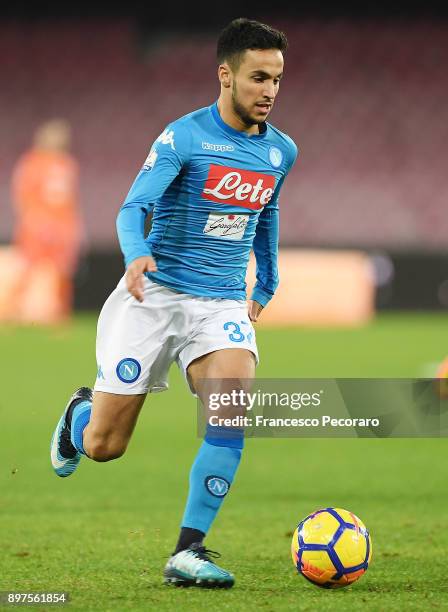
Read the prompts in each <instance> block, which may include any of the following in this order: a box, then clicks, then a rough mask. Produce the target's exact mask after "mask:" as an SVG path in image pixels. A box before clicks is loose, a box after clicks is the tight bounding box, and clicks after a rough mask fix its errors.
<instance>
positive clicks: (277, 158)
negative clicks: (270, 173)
mask: <svg viewBox="0 0 448 612" xmlns="http://www.w3.org/2000/svg"><path fill="white" fill-rule="evenodd" d="M269 161H270V162H271V164H272V166H274V168H279V167H280V166H281V164H282V161H283V153H282V152H281V151H280V149H278V148H277V147H271V148H270V149H269Z"/></svg>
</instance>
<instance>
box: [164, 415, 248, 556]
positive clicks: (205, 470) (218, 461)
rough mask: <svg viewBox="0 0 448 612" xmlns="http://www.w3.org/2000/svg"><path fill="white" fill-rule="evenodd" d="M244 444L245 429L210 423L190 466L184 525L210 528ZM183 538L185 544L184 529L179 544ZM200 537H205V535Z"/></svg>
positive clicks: (205, 530)
mask: <svg viewBox="0 0 448 612" xmlns="http://www.w3.org/2000/svg"><path fill="white" fill-rule="evenodd" d="M243 445H244V434H243V431H242V430H236V429H235V428H233V429H231V428H224V427H219V428H218V427H210V426H208V428H207V435H206V436H205V439H204V442H203V443H202V445H201V447H200V448H199V452H198V454H197V455H196V459H195V461H194V463H193V466H192V468H191V472H190V489H189V493H188V499H187V505H186V508H185V513H184V516H183V519H182V528H189V529H190V530H194V531H198V532H202V534H204V535H205V534H206V533H207V532H208V530H209V529H210V526H211V524H212V522H213V520H214V519H215V517H216V515H217V514H218V511H219V509H220V507H221V505H222V502H223V501H224V498H225V496H226V495H227V493H228V491H229V489H230V485H231V484H232V482H233V479H234V477H235V474H236V471H237V469H238V465H239V463H240V459H241V453H242V450H243ZM184 534H185V532H184ZM192 535H193V536H196V535H197V534H192ZM204 535H203V536H202V537H204ZM181 540H182V545H184V544H185V542H187V541H188V534H187V535H185V537H184V538H182V532H181V537H180V538H179V542H178V547H179V545H180V544H181ZM194 541H198V540H197V539H196V540H194ZM199 541H202V538H200V540H199ZM191 543H192V542H189V543H188V545H189V544H191ZM178 547H176V552H178V550H177V548H178ZM187 547H188V546H185V548H187ZM179 550H182V548H180V549H179Z"/></svg>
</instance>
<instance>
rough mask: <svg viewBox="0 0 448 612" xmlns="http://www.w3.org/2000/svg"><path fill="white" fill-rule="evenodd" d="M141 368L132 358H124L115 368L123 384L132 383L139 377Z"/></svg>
mask: <svg viewBox="0 0 448 612" xmlns="http://www.w3.org/2000/svg"><path fill="white" fill-rule="evenodd" d="M141 371H142V366H141V365H140V363H139V362H138V361H137V359H133V358H132V357H126V358H125V359H122V360H121V361H120V362H119V363H118V364H117V368H116V372H117V376H118V378H119V379H120V380H121V382H124V383H133V382H135V381H136V380H137V378H138V377H139V376H140V372H141Z"/></svg>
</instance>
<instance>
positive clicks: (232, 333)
mask: <svg viewBox="0 0 448 612" xmlns="http://www.w3.org/2000/svg"><path fill="white" fill-rule="evenodd" d="M223 328H224V331H225V332H227V334H228V338H229V340H231V341H232V342H244V341H245V340H246V341H247V342H250V343H251V342H252V340H253V337H254V330H253V328H252V325H251V324H250V323H249V321H239V322H238V323H237V322H236V321H226V322H225V323H224V325H223Z"/></svg>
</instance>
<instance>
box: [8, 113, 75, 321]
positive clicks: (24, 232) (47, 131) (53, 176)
mask: <svg viewBox="0 0 448 612" xmlns="http://www.w3.org/2000/svg"><path fill="white" fill-rule="evenodd" d="M70 143H71V129H70V126H69V124H68V122H67V121H65V120H63V119H52V120H49V121H47V122H45V123H43V124H42V125H41V126H40V127H39V128H38V129H37V130H36V132H35V135H34V145H33V147H32V148H31V149H30V150H29V151H27V152H25V153H24V154H23V155H22V157H21V158H20V159H19V160H18V162H17V164H16V167H15V168H14V173H13V179H12V198H13V203H14V207H15V212H16V227H15V232H14V244H15V247H16V252H17V254H18V256H19V258H20V260H21V271H22V273H21V274H20V282H19V283H18V285H16V290H15V291H14V292H12V294H14V302H15V306H14V315H15V316H14V318H15V319H19V320H21V321H29V322H38V323H54V322H60V321H64V320H66V319H67V318H68V317H69V316H70V313H71V309H72V297H73V276H74V273H75V271H76V267H77V262H78V254H79V247H80V239H81V219H80V213H79V209H78V199H79V198H78V165H77V163H76V161H75V159H74V158H73V157H72V156H71V155H70V153H69V149H70Z"/></svg>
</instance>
